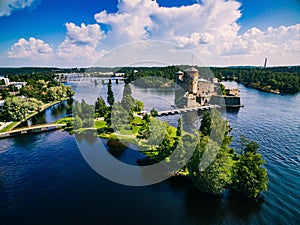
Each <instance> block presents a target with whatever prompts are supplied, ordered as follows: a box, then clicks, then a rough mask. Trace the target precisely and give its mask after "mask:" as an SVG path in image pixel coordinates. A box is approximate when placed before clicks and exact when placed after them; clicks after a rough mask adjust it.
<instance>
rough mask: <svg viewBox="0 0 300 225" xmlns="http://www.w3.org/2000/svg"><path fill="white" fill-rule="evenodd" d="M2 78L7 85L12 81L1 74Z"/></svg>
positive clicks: (0, 78)
mask: <svg viewBox="0 0 300 225" xmlns="http://www.w3.org/2000/svg"><path fill="white" fill-rule="evenodd" d="M0 80H3V81H4V84H5V85H6V86H8V85H10V82H9V79H8V78H6V77H3V76H1V77H0Z"/></svg>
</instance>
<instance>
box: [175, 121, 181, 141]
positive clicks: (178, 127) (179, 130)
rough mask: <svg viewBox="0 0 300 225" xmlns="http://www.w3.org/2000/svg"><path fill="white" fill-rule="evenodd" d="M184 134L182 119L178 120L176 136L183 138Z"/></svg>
mask: <svg viewBox="0 0 300 225" xmlns="http://www.w3.org/2000/svg"><path fill="white" fill-rule="evenodd" d="M181 133H182V120H181V117H179V118H178V125H177V130H176V135H177V136H178V137H179V136H181Z"/></svg>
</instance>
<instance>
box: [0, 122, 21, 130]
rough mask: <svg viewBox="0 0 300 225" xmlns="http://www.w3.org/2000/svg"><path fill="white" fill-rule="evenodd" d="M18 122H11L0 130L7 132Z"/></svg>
mask: <svg viewBox="0 0 300 225" xmlns="http://www.w3.org/2000/svg"><path fill="white" fill-rule="evenodd" d="M17 123H18V122H12V123H11V124H9V125H8V126H6V127H4V128H3V129H2V130H0V132H7V131H10V129H11V128H13V127H14V126H15V125H16V124H17Z"/></svg>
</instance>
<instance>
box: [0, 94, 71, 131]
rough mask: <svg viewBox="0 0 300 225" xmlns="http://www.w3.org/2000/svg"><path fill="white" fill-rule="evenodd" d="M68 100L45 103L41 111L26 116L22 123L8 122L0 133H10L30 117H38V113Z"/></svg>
mask: <svg viewBox="0 0 300 225" xmlns="http://www.w3.org/2000/svg"><path fill="white" fill-rule="evenodd" d="M68 99H69V98H65V99H62V100H60V101H55V102H51V103H47V104H45V105H44V107H43V108H42V109H41V110H39V111H37V112H34V113H32V114H30V115H28V116H27V117H26V119H24V120H22V121H10V122H8V123H9V124H8V125H7V126H5V127H3V128H2V129H1V130H0V133H3V132H8V131H12V130H13V129H15V128H16V127H18V126H19V125H20V124H22V123H24V122H25V121H27V120H29V119H31V118H32V117H34V116H36V115H38V114H39V113H42V112H44V111H45V110H47V109H49V108H50V107H52V106H55V105H57V104H59V103H62V102H64V101H66V100H68ZM11 124H13V126H12V127H10V128H9V130H7V131H3V130H4V129H5V128H7V127H9V126H10V125H11ZM46 124H49V123H46ZM43 125H45V124H43Z"/></svg>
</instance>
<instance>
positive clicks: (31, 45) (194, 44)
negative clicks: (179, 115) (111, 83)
mask: <svg viewBox="0 0 300 225" xmlns="http://www.w3.org/2000/svg"><path fill="white" fill-rule="evenodd" d="M0 29H1V33H0V67H21V66H40V67H44V66H46V67H89V66H95V65H96V66H97V65H98V64H97V62H101V61H102V62H104V61H105V60H102V58H103V57H105V56H107V55H110V56H114V58H110V57H106V58H109V59H110V66H112V65H116V66H117V65H119V64H120V65H128V64H130V63H134V62H136V61H137V60H139V58H140V60H143V59H145V60H155V59H156V57H159V58H160V60H162V61H164V62H166V63H167V64H168V63H169V64H177V63H179V64H180V63H181V64H185V63H188V62H187V60H190V58H191V57H185V58H187V59H186V60H183V58H184V57H183V55H182V54H181V53H180V52H182V51H186V52H187V54H189V55H192V54H193V55H195V58H197V59H199V61H201V62H202V63H203V64H205V65H208V66H236V65H243V66H247V65H250V66H262V65H263V63H264V59H265V58H268V65H269V66H279V65H300V1H299V0H264V1H261V0H202V1H201V0H156V1H155V0H84V1H83V0H0ZM137 43H139V44H137ZM149 43H150V44H149ZM154 45H155V47H153V46H154ZM162 45H165V46H164V47H162ZM124 46H125V47H124ZM137 48H138V49H137ZM149 48H152V49H149ZM141 49H143V50H141ZM153 49H155V50H153ZM121 51H123V52H122V53H121ZM150 52H151V57H152V58H151V57H150V55H149V54H150ZM145 54H148V56H147V57H145ZM174 55H177V56H178V57H177V59H175V57H174ZM180 57H181V58H180ZM172 60H174V61H172ZM101 65H102V64H101Z"/></svg>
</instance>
